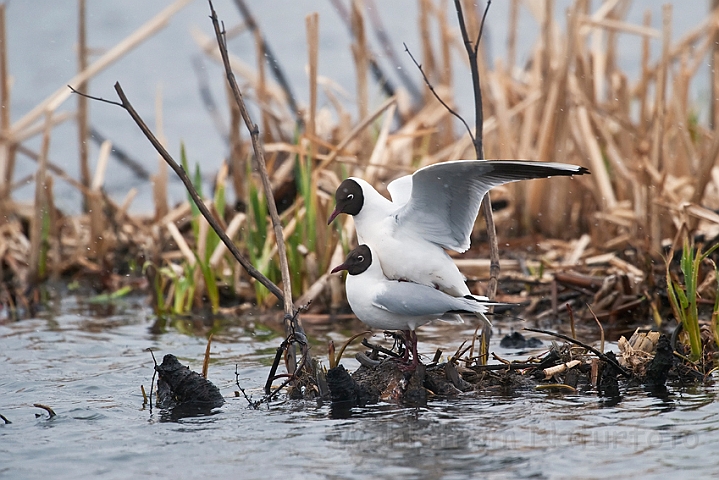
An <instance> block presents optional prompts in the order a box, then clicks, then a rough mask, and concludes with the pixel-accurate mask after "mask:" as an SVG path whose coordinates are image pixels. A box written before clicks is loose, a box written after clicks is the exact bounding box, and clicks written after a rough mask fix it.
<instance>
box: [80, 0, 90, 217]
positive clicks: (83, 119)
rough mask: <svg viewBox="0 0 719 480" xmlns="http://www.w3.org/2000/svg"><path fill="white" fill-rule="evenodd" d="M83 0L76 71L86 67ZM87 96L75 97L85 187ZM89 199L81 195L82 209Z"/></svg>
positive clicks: (87, 171)
mask: <svg viewBox="0 0 719 480" xmlns="http://www.w3.org/2000/svg"><path fill="white" fill-rule="evenodd" d="M86 10H87V9H86V2H85V0H79V1H78V20H77V23H78V33H77V37H78V39H77V65H78V73H80V72H83V71H85V69H86V68H87V28H86V27H87V22H86V19H85V12H86ZM87 85H88V81H87V80H84V81H82V82H80V83H78V85H77V88H78V90H81V91H83V92H86V91H87ZM87 113H88V112H87V98H86V97H83V96H78V97H77V130H78V136H79V138H78V141H79V145H78V153H79V156H80V183H82V184H83V185H84V186H85V187H89V186H90V167H89V165H88V156H89V148H88V147H89V146H88V142H87V140H88V138H89V135H88V116H87ZM89 202H90V199H89V198H87V197H85V196H83V211H85V212H87V211H88V208H89Z"/></svg>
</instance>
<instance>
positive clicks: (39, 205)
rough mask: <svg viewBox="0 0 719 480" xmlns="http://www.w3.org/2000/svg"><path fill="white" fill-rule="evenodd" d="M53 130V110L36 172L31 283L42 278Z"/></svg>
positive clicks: (49, 112)
mask: <svg viewBox="0 0 719 480" xmlns="http://www.w3.org/2000/svg"><path fill="white" fill-rule="evenodd" d="M51 132H52V112H51V111H48V112H46V113H45V129H44V131H43V135H42V148H41V150H40V158H39V161H38V166H37V173H36V174H35V212H34V217H33V220H32V222H31V224H30V260H29V264H30V275H29V279H30V281H29V283H30V284H33V283H35V282H37V281H38V280H40V275H41V272H40V256H41V250H42V224H43V221H44V220H45V216H46V215H47V214H48V211H47V189H46V179H47V163H48V161H47V157H48V152H49V151H50V133H51Z"/></svg>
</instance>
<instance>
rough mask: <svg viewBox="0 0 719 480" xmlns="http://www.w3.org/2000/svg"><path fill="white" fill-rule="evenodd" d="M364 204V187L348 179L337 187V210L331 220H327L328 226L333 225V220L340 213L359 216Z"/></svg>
mask: <svg viewBox="0 0 719 480" xmlns="http://www.w3.org/2000/svg"><path fill="white" fill-rule="evenodd" d="M363 204H364V194H363V193H362V187H361V186H360V184H359V183H357V182H355V181H354V180H352V179H351V178H348V179H347V180H345V181H344V182H342V183H340V186H339V187H337V191H336V192H335V210H334V211H333V212H332V215H330V218H329V220H327V225H329V224H330V223H332V220H334V219H335V217H337V215H339V214H340V213H346V214H347V215H357V214H358V213H359V212H360V210H362V205H363Z"/></svg>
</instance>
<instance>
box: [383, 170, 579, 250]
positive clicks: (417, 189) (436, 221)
mask: <svg viewBox="0 0 719 480" xmlns="http://www.w3.org/2000/svg"><path fill="white" fill-rule="evenodd" d="M585 173H589V171H588V170H587V169H586V168H584V167H579V166H576V165H567V164H562V163H542V162H526V161H516V160H514V161H513V160H492V161H485V160H457V161H453V162H443V163H437V164H434V165H430V166H428V167H424V168H422V169H420V170H417V171H416V172H415V173H414V175H412V177H411V178H412V182H411V183H412V185H411V195H410V199H409V202H407V204H406V205H404V206H403V207H402V208H401V209H399V210H398V212H397V214H396V218H397V224H398V226H401V227H402V228H406V229H408V230H411V231H413V232H415V233H416V234H418V235H420V236H421V237H422V238H424V239H425V240H428V241H430V242H434V243H436V244H438V245H441V246H442V247H444V248H447V249H450V250H455V251H457V252H464V251H465V250H467V249H468V248H469V244H470V235H471V234H472V227H473V226H474V221H475V220H476V218H477V213H478V212H479V205H480V203H481V202H482V198H483V197H484V195H485V194H486V193H487V192H488V191H489V190H490V189H491V188H493V187H496V186H498V185H502V184H505V183H509V182H515V181H518V180H528V179H532V178H546V177H552V176H569V175H582V174H585Z"/></svg>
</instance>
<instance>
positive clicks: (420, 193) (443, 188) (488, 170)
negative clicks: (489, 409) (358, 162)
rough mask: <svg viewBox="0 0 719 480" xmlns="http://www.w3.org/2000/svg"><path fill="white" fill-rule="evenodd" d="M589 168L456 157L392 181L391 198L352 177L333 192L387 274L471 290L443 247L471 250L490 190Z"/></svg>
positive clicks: (459, 291)
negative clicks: (481, 204) (522, 181)
mask: <svg viewBox="0 0 719 480" xmlns="http://www.w3.org/2000/svg"><path fill="white" fill-rule="evenodd" d="M585 173H589V170H587V169H586V168H584V167H579V166H576V165H567V164H562V163H540V162H526V161H518V160H494V161H484V160H457V161H453V162H444V163H437V164H434V165H430V166H427V167H424V168H421V169H419V170H417V171H416V172H415V173H414V174H412V175H406V176H404V177H400V178H398V179H397V180H394V181H393V182H391V183H390V184H389V185H388V186H387V190H388V191H389V193H390V195H391V196H392V200H391V201H390V200H388V199H386V198H385V197H383V196H382V195H380V193H379V192H377V190H375V189H374V187H372V185H370V184H369V183H367V182H366V181H364V180H362V179H360V178H355V177H350V178H348V179H347V180H345V181H343V182H342V183H341V184H340V186H339V187H338V188H337V191H336V192H335V201H336V207H335V210H334V212H332V215H330V218H329V220H328V222H327V223H328V224H329V223H331V222H332V220H334V219H335V217H337V215H339V214H340V213H347V214H349V215H352V216H354V221H355V228H356V230H357V243H360V244H367V245H371V246H372V248H373V249H374V250H375V252H377V256H378V257H379V261H380V263H381V265H382V271H384V274H385V275H386V276H387V277H388V278H390V279H394V280H408V281H411V282H415V283H421V284H423V285H427V286H432V287H436V288H439V289H440V290H442V291H443V292H445V293H448V294H450V295H453V296H465V295H469V294H470V291H469V288H468V287H467V285H466V283H465V279H464V276H463V275H462V274H461V273H460V271H459V269H458V268H457V266H456V265H455V263H454V262H453V261H452V258H451V257H450V256H449V255H448V254H447V252H446V251H445V249H448V250H454V251H457V252H464V251H466V250H467V249H468V248H469V245H470V235H471V234H472V227H473V226H474V222H475V220H476V218H477V213H478V212H479V206H480V203H481V202H482V198H483V197H484V195H485V194H486V193H487V192H488V191H489V190H490V189H491V188H492V187H496V186H498V185H502V184H505V183H509V182H515V181H518V180H528V179H532V178H546V177H552V176H570V175H582V174H585Z"/></svg>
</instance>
